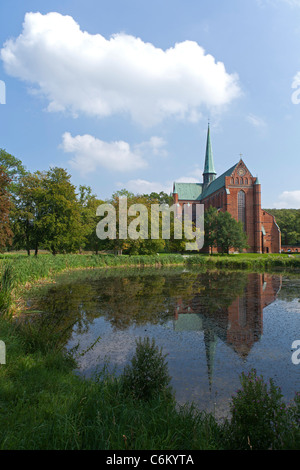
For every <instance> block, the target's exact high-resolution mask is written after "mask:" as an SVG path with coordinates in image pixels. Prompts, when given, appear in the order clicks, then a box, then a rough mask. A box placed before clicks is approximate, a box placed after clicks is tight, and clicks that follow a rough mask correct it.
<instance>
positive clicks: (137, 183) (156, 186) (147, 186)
mask: <svg viewBox="0 0 300 470" xmlns="http://www.w3.org/2000/svg"><path fill="white" fill-rule="evenodd" d="M117 186H118V187H119V188H126V189H127V190H128V191H131V192H132V193H134V194H150V193H152V192H154V193H160V192H161V191H163V192H164V193H166V194H170V193H171V192H172V189H173V187H172V186H173V185H172V183H165V184H163V183H159V182H155V181H147V180H143V179H135V180H130V181H128V182H127V183H120V182H119V183H117Z"/></svg>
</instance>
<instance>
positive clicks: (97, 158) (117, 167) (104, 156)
mask: <svg viewBox="0 0 300 470" xmlns="http://www.w3.org/2000/svg"><path fill="white" fill-rule="evenodd" d="M61 148H62V149H63V150H64V152H67V153H72V154H74V156H73V158H72V159H71V160H70V161H69V163H70V165H71V166H72V167H73V168H74V169H75V170H77V171H79V173H80V174H82V175H87V174H89V173H93V172H95V171H97V169H99V168H106V169H108V170H113V171H120V172H126V171H134V170H138V169H141V168H145V167H146V166H147V162H146V161H145V160H144V159H143V158H142V157H141V156H140V155H138V154H136V153H134V152H133V151H131V148H130V145H129V144H128V143H127V142H124V141H117V142H104V141H103V140H100V139H96V138H95V137H93V136H91V135H89V134H86V135H77V136H75V137H72V135H71V134H70V133H69V132H65V133H64V134H63V136H62V143H61Z"/></svg>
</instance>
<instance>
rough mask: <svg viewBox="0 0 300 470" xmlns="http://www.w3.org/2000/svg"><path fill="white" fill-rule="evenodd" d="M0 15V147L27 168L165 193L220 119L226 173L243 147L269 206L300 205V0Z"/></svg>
mask: <svg viewBox="0 0 300 470" xmlns="http://www.w3.org/2000/svg"><path fill="white" fill-rule="evenodd" d="M0 25H1V27H0V50H1V53H0V80H2V82H4V83H5V88H6V96H5V104H0V148H4V149H6V151H8V152H9V153H11V154H13V155H15V156H16V157H18V158H20V159H21V160H22V161H23V163H24V165H25V166H26V167H27V168H28V169H29V170H31V171H35V170H47V169H48V168H49V167H50V166H61V167H63V168H66V169H67V170H68V172H69V173H70V174H71V175H72V182H73V183H74V184H75V185H76V186H77V187H78V186H79V185H80V184H82V185H83V184H85V185H90V186H91V187H92V189H93V192H94V193H95V194H97V195H98V197H99V198H101V199H105V198H108V197H109V196H110V195H111V194H112V193H113V192H115V191H116V190H118V189H121V188H124V187H125V188H127V189H129V190H131V191H133V192H135V193H143V192H148V193H149V192H151V191H160V190H164V191H166V192H168V193H169V192H171V190H172V183H173V181H199V182H202V171H203V166H204V155H205V143H206V132H207V122H208V119H210V126H211V138H212V147H213V154H214V161H215V168H216V171H217V173H218V175H220V174H221V173H223V172H224V171H226V170H227V169H228V168H230V167H231V166H232V165H234V164H235V163H236V162H238V161H239V159H240V154H242V158H243V160H244V161H245V163H246V165H247V166H248V168H249V170H250V171H251V172H252V174H253V176H258V177H259V180H260V182H261V184H262V205H263V207H265V208H271V207H278V208H281V207H287V208H288V207H294V208H299V207H300V178H299V175H300V171H299V170H300V163H299V160H300V155H299V149H300V145H299V144H300V132H299V130H300V1H298V0H243V1H241V0H226V2H225V1H224V0H201V1H200V0H185V1H179V0H172V1H170V0H164V1H161V0H159V1H158V0H152V1H151V2H149V1H144V0H109V1H99V0H98V1H95V0H85V1H84V2H83V1H78V0H60V1H55V0H54V1H51V2H48V1H45V0H43V1H36V0H28V1H26V2H24V1H23V0H10V1H2V2H1V4H0ZM298 90H299V93H298ZM0 101H1V94H0ZM2 101H3V97H2Z"/></svg>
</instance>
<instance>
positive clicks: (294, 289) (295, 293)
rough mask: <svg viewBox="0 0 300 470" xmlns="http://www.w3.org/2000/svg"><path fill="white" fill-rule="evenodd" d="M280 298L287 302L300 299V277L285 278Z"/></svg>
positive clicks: (279, 294)
mask: <svg viewBox="0 0 300 470" xmlns="http://www.w3.org/2000/svg"><path fill="white" fill-rule="evenodd" d="M278 298H279V299H280V300H285V301H286V302H292V301H293V300H294V299H300V276H297V277H294V276H284V277H283V279H282V285H281V290H280V292H279V293H278Z"/></svg>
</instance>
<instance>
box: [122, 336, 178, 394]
mask: <svg viewBox="0 0 300 470" xmlns="http://www.w3.org/2000/svg"><path fill="white" fill-rule="evenodd" d="M165 359H166V355H163V354H162V349H159V348H158V347H157V346H156V345H155V340H154V339H152V341H150V339H149V338H148V337H146V338H144V340H142V339H141V338H139V340H138V341H136V351H135V354H134V356H133V358H132V359H131V364H129V365H128V366H126V367H125V368H124V371H123V374H122V377H121V382H122V387H123V390H124V391H125V392H126V393H127V392H128V393H131V394H132V395H133V396H134V397H135V398H138V399H142V400H146V401H148V400H150V399H152V398H155V397H157V396H159V395H160V394H162V393H163V394H167V395H169V396H170V397H171V396H172V393H171V387H170V386H169V383H170V380H171V377H170V376H169V374H168V365H167V363H166V361H165Z"/></svg>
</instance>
